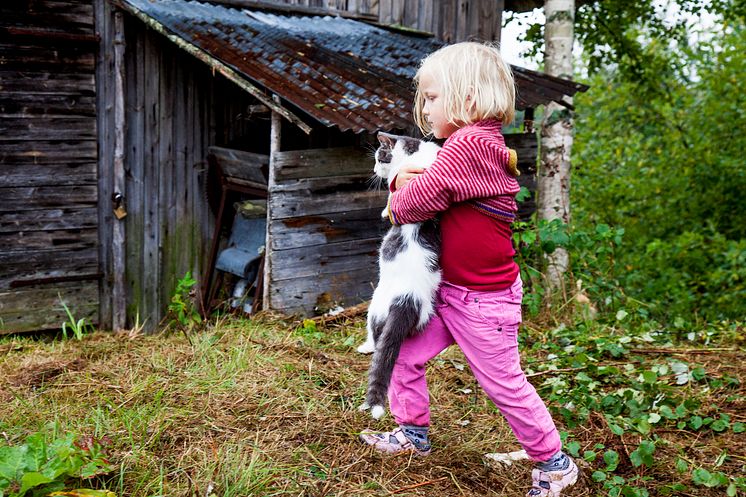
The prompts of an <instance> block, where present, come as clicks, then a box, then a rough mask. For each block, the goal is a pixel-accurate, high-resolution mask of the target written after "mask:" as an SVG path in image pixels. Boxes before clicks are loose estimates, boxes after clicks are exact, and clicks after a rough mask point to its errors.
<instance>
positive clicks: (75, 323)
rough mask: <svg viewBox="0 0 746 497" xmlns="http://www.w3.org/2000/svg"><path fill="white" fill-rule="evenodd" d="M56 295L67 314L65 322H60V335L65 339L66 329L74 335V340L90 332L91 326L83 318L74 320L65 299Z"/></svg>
mask: <svg viewBox="0 0 746 497" xmlns="http://www.w3.org/2000/svg"><path fill="white" fill-rule="evenodd" d="M57 297H58V298H59V299H60V303H61V304H62V308H63V309H65V314H67V322H63V323H62V336H64V337H65V340H67V339H68V331H70V332H72V336H73V337H75V339H76V340H82V339H83V335H85V334H86V333H89V332H91V331H92V330H93V327H92V326H91V325H90V324H88V322H87V321H86V319H85V318H80V319H78V320H76V319H75V317H74V316H73V313H72V311H71V310H70V308H69V307H67V304H65V301H64V300H62V295H60V294H59V293H58V294H57Z"/></svg>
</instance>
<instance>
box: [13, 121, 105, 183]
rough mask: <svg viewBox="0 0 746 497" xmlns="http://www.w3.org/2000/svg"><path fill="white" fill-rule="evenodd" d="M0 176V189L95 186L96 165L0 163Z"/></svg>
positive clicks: (91, 163)
mask: <svg viewBox="0 0 746 497" xmlns="http://www.w3.org/2000/svg"><path fill="white" fill-rule="evenodd" d="M0 119H2V117H0ZM0 175H2V177H0V187H18V186H62V185H95V184H96V163H95V162H79V163H75V162H67V163H62V164H41V165H37V164H33V165H29V164H3V163H2V162H1V161H0Z"/></svg>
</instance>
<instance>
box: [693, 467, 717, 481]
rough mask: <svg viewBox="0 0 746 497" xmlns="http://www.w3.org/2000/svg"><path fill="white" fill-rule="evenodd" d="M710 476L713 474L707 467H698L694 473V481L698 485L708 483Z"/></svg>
mask: <svg viewBox="0 0 746 497" xmlns="http://www.w3.org/2000/svg"><path fill="white" fill-rule="evenodd" d="M710 478H712V475H711V474H710V472H709V471H707V470H706V469H705V468H697V469H695V470H694V472H693V473H692V481H693V482H694V483H695V484H696V485H706V484H707V482H709V481H710Z"/></svg>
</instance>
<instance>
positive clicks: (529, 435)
mask: <svg viewBox="0 0 746 497" xmlns="http://www.w3.org/2000/svg"><path fill="white" fill-rule="evenodd" d="M522 296H523V284H522V282H521V278H520V277H518V279H516V281H515V283H513V286H511V287H510V288H508V289H506V290H500V291H497V292H474V291H470V290H469V289H467V288H464V287H460V286H457V285H452V284H450V283H445V282H444V283H443V284H442V285H441V287H440V289H439V291H438V296H437V300H436V314H435V315H434V316H433V318H432V319H431V320H430V323H428V325H427V326H426V327H425V329H424V330H423V331H422V333H420V334H418V335H417V336H413V337H410V338H408V339H406V340H405V341H404V344H403V345H402V348H401V351H400V352H399V358H398V359H397V361H396V366H394V372H393V377H392V379H391V385H390V387H389V404H390V408H391V412H392V414H393V415H394V418H395V419H396V422H397V423H398V424H400V425H415V426H429V425H430V406H429V395H428V391H427V382H426V380H425V364H427V362H428V361H429V360H430V359H432V358H433V357H435V356H436V355H438V354H439V353H440V352H441V351H443V350H444V349H446V348H447V347H448V346H450V345H452V344H453V343H457V344H458V346H459V347H461V350H462V351H463V353H464V355H465V356H466V360H467V362H468V363H469V367H470V368H471V370H472V372H473V373H474V376H475V377H476V378H477V381H478V382H479V384H480V385H481V387H482V388H483V389H484V391H485V393H486V394H487V396H488V397H489V398H490V399H491V400H492V402H494V403H495V405H496V406H497V408H498V409H500V412H501V413H502V414H503V416H505V419H506V420H507V421H508V424H509V425H510V427H511V428H512V429H513V433H515V436H516V438H517V439H518V441H519V442H520V444H521V445H522V446H523V448H524V449H525V450H526V453H527V454H528V455H529V456H530V457H531V458H532V459H534V460H536V461H546V460H548V459H549V458H550V457H552V456H553V455H554V454H556V453H557V452H559V451H560V450H561V448H562V444H561V442H560V437H559V434H558V433H557V428H556V427H555V426H554V421H552V417H551V415H550V414H549V411H548V410H547V408H546V406H545V405H544V402H543V401H542V400H541V398H540V397H539V395H538V394H537V393H536V390H535V389H534V387H533V386H532V385H531V384H530V383H529V382H528V381H527V380H526V375H525V374H524V373H523V370H522V369H521V363H520V357H519V354H518V341H517V334H518V326H519V324H520V323H521V298H522Z"/></svg>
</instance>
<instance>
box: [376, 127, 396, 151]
mask: <svg viewBox="0 0 746 497" xmlns="http://www.w3.org/2000/svg"><path fill="white" fill-rule="evenodd" d="M378 142H379V143H380V144H381V145H383V146H384V147H387V148H390V149H391V150H393V149H394V145H396V136H395V135H390V134H388V133H384V132H383V131H379V132H378Z"/></svg>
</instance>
